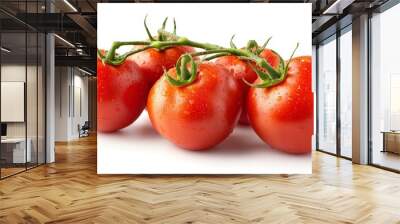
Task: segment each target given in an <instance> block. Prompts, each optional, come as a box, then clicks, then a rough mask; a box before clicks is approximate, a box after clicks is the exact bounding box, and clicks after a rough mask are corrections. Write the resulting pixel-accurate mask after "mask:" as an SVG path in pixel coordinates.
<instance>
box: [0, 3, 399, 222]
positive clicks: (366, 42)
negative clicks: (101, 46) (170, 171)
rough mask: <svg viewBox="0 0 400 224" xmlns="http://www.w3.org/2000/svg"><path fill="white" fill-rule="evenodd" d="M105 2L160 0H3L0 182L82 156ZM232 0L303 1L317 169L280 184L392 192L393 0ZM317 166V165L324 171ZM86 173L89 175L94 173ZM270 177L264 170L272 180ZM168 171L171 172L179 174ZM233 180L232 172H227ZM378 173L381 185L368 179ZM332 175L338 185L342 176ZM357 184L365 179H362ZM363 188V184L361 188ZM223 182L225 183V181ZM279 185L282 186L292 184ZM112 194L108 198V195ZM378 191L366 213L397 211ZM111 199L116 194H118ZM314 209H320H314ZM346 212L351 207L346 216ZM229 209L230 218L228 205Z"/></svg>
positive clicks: (395, 161)
mask: <svg viewBox="0 0 400 224" xmlns="http://www.w3.org/2000/svg"><path fill="white" fill-rule="evenodd" d="M103 2H114V3H117V2H131V3H134V2H168V1H133V0H132V1H111V0H108V1H106V0H103V1H102V0H82V1H81V0H2V1H1V2H0V46H1V56H0V67H1V73H0V81H1V87H0V89H1V107H0V110H1V115H0V116H1V117H0V118H1V136H2V137H1V145H0V179H1V180H0V186H7V183H8V181H10V183H11V182H12V181H13V180H19V179H18V178H21V177H23V178H25V179H29V177H30V175H33V174H35V175H39V176H40V174H37V173H35V172H36V171H35V170H39V171H37V172H41V173H45V174H44V175H45V177H43V181H45V180H46V178H47V176H46V175H49V176H50V177H51V175H50V174H49V172H52V171H51V170H52V169H56V168H57V163H58V161H60V160H58V159H57V158H62V167H63V168H62V170H64V169H67V168H66V167H71V170H72V171H71V172H75V171H76V170H73V167H75V166H78V165H77V164H76V163H74V161H72V160H73V159H71V158H80V156H83V157H85V155H86V154H79V153H81V151H84V152H85V153H86V152H87V149H86V148H85V147H86V146H85V144H87V142H90V141H92V142H95V141H96V139H95V136H96V110H97V109H96V93H97V90H96V81H97V80H96V27H97V21H96V19H97V18H96V10H97V8H96V4H97V3H103ZM169 2H172V1H169ZM201 2H210V1H201ZM239 2H252V3H264V2H269V3H289V2H290V3H293V4H296V3H310V4H312V13H313V16H312V21H310V22H312V34H310V35H312V42H313V46H312V49H313V89H314V94H315V97H314V99H315V101H314V103H315V107H314V108H315V113H314V114H315V120H314V124H315V128H314V129H315V134H314V138H313V143H314V145H313V153H312V154H313V161H314V165H313V167H314V168H313V171H314V172H316V174H313V175H311V177H298V176H295V177H293V178H294V180H295V181H294V182H295V183H293V182H290V183H286V182H285V185H282V186H288V189H289V188H290V186H293V185H295V184H296V183H297V182H296V181H298V182H299V183H303V182H302V181H303V180H304V181H306V180H307V181H309V180H310V179H313V180H314V179H315V181H316V184H317V185H318V184H319V186H320V187H321V188H325V189H331V190H332V191H334V192H335V193H336V194H338V195H339V193H340V192H346V194H345V196H343V197H347V196H348V194H347V192H348V191H352V192H356V193H355V194H354V195H353V196H352V197H353V198H357V197H363V195H369V197H364V198H368V199H365V200H372V201H373V203H375V202H376V201H375V200H377V201H379V200H380V199H381V198H383V196H382V195H381V194H384V193H382V192H381V191H380V190H382V189H386V190H387V191H386V190H385V192H387V193H388V192H389V193H388V195H390V194H392V195H397V194H398V192H399V191H398V189H400V188H399V183H398V182H396V181H395V180H396V178H398V177H399V176H398V173H400V100H399V96H400V67H399V66H398V63H399V62H398V60H399V59H398V58H399V57H398V54H397V53H398V52H400V42H399V41H398V40H400V32H398V24H399V22H400V2H399V1H398V0H294V1H284V0H255V1H239ZM88 139H89V140H88ZM90 147H94V150H92V149H90V150H91V151H90V152H89V154H88V156H87V157H85V158H84V160H83V161H89V160H90V161H92V162H93V163H90V164H91V166H92V168H87V167H86V166H85V169H87V170H90V172H95V169H96V168H95V162H96V154H95V153H96V152H95V143H94V146H93V145H91V146H90ZM65 148H67V149H68V150H65ZM76 155H78V157H77V156H76ZM321 158H322V159H321ZM79 161H81V160H79ZM315 161H317V162H315ZM318 161H324V162H323V163H320V162H318ZM343 164H347V165H343ZM78 167H79V166H78ZM343 167H346V168H343ZM49 170H50V171H49ZM26 171H28V172H26ZM321 172H322V173H324V172H325V173H326V176H323V175H322V174H321ZM54 175H57V174H54ZM85 175H87V176H90V175H89V174H87V173H85V174H83V176H82V177H83V178H85V177H86V176H85ZM93 175H94V174H93ZM375 175H376V176H377V177H379V179H372V180H370V179H368V182H367V181H366V182H362V180H363V178H366V179H367V178H369V177H370V176H373V177H375ZM386 176H389V177H388V178H386ZM91 177H92V178H97V176H96V177H94V176H91ZM380 177H382V178H380ZM98 178H99V179H95V180H93V183H94V184H93V186H92V187H94V188H95V189H97V188H96V187H100V186H102V187H104V185H101V184H102V181H106V179H103V178H107V177H98ZM109 178H112V177H109ZM118 178H119V177H116V179H118ZM121 178H122V177H121ZM124 178H125V177H124ZM132 178H133V179H135V178H137V177H135V176H133V177H130V176H129V177H127V179H128V180H126V181H127V182H123V183H122V184H121V186H120V187H121V188H123V186H131V185H130V184H135V183H136V182H135V181H134V180H133V179H132ZM152 178H153V179H151V180H147V179H146V181H149V182H150V184H149V185H145V183H144V182H145V181H143V183H142V182H140V181H139V182H140V183H137V184H138V185H139V187H138V188H140V189H137V191H134V192H135V193H138V192H139V194H140V193H142V191H143V192H146V193H149V192H153V193H154V192H156V191H157V190H154V188H155V187H154V185H152V184H153V183H154V182H157V181H158V180H160V181H162V180H163V179H162V178H166V179H168V177H152ZM193 178H196V177H193ZM199 178H202V179H201V181H195V180H194V181H193V180H191V181H193V183H192V182H191V183H192V184H194V185H195V184H197V183H210V185H207V186H206V187H205V188H207V189H208V187H210V188H211V185H212V184H211V182H208V181H213V180H215V179H212V178H211V177H199ZM207 178H209V179H207ZM233 178H236V177H233ZM237 178H238V179H240V178H243V177H237ZM252 178H253V177H252ZM254 178H255V179H256V180H257V181H258V182H255V184H254V186H256V185H262V184H264V183H267V184H272V185H273V184H276V183H277V181H278V180H279V181H280V180H284V181H290V180H291V179H290V178H291V177H290V176H289V177H287V176H284V175H282V176H277V177H275V176H273V177H265V176H262V177H254ZM269 178H272V180H271V182H269V181H270V180H269ZM296 178H298V179H296ZM324 178H325V179H324ZM330 178H333V180H331V179H330ZM172 179H173V178H172ZM244 179H245V180H247V179H246V178H244ZM118 180H120V179H118ZM240 180H242V179H240ZM66 181H69V179H66ZM96 181H98V182H96ZM124 181H125V180H124ZM129 181H132V182H129ZM174 181H175V179H174ZM176 181H177V182H179V183H180V180H176ZM230 181H231V180H230ZM357 181H361V182H362V183H359V182H357ZM78 182H79V181H77V180H76V179H74V180H72V179H71V181H70V182H68V183H67V184H66V185H65V186H68V187H69V186H70V185H68V184H71V186H70V187H71V188H73V187H76V188H77V189H78V188H80V187H82V186H81V185H80V184H82V183H79V184H77V185H74V186H72V183H75V184H76V183H78ZM232 182H234V181H231V182H230V183H232ZM378 182H379V186H377V187H376V188H375V184H378ZM222 183H223V182H221V183H220V182H218V184H219V185H220V186H225V185H223V184H222ZM306 183H307V184H308V183H309V182H306ZM341 183H343V185H340V184H341ZM2 184H3V185H2ZM97 184H98V185H99V186H97ZM218 184H215V185H218ZM167 185H168V184H167ZM183 185H184V186H183ZM189 185H190V184H187V185H185V184H182V186H183V187H182V188H185V187H188V188H189V187H190V186H189ZM365 185H371V186H372V187H371V189H370V188H368V187H369V186H365ZM63 186H64V185H63ZM112 186H113V185H112V184H111V183H110V185H107V187H109V188H107V190H110V191H111V189H113V187H112ZM135 186H136V185H135ZM168 186H169V185H168ZM213 186H214V185H213ZM229 186H230V185H229ZM307 186H311V184H310V185H305V187H304V188H305V189H307ZM352 187H353V188H352ZM115 188H118V187H116V186H115ZM132 188H135V189H136V187H132ZM182 188H179V190H181V189H182ZM266 188H267V187H266ZM364 188H366V189H367V190H366V191H364V190H365V189H364ZM101 189H102V190H103V188H101ZM149 189H150V190H149ZM226 189H230V188H226V186H225V190H226ZM283 189H284V188H283ZM309 189H311V188H309ZM333 189H335V190H333ZM349 189H350V190H349ZM360 189H361V191H360V192H358V190H360ZM176 190H177V189H176ZM94 191H95V190H94ZM228 191H229V190H228ZM316 191H317V190H316ZM382 191H383V190H382ZM0 192H1V189H0ZM171 192H173V190H171ZM174 192H175V191H174ZM249 192H251V190H249ZM325 192H326V191H325ZM327 192H328V193H327V194H324V195H320V197H324V196H327V195H329V194H330V191H329V190H328V191H327ZM97 193H101V191H95V193H93V194H94V195H96V194H97ZM156 193H157V192H156ZM287 193H288V194H289V195H290V192H287ZM308 193H309V192H308ZM149 194H150V193H149ZM207 195H213V192H211V191H210V192H206V193H204V195H202V196H204V197H206V196H207ZM360 195H361V196H360ZM0 197H1V194H0ZM71 197H72V196H71ZM95 197H96V196H93V198H95ZM104 197H106V196H104ZM286 197H290V196H279V197H278V199H280V200H284V199H285V198H286ZM310 197H311V196H310ZM343 197H341V198H343ZM56 198H57V197H56ZM299 198H301V196H299ZM299 198H297V199H299ZM364 198H363V200H364ZM275 199H276V200H277V201H279V200H278V199H277V198H275ZM302 199H304V200H302V201H300V202H299V204H301V203H304V204H307V203H308V201H309V200H310V198H302ZM82 200H87V201H89V202H90V201H91V199H90V198H89V199H88V198H85V199H82ZM116 200H117V199H116ZM215 200H217V199H215ZM337 200H339V199H337ZM340 200H341V199H340ZM360 200H361V199H360ZM382 200H383V199H382ZM385 200H386V198H385ZM109 202H110V201H109ZM113 202H116V201H111V203H113ZM118 202H120V201H118ZM126 202H127V203H129V201H126ZM359 202H360V201H355V202H351V203H350V202H349V204H348V205H351V206H350V209H349V210H351V208H355V207H357V206H361V205H360V204H359ZM368 202H369V201H368ZM96 203H99V202H98V201H96ZM121 203H122V202H121ZM132 203H133V202H132ZM160 203H161V202H160ZM288 203H289V204H290V202H288ZM318 203H325V202H321V201H319V202H318ZM365 203H367V202H365ZM371 203H372V202H371ZM376 203H377V204H373V205H371V206H370V208H371V210H368V209H367V210H368V211H369V212H371V214H372V213H373V212H372V210H373V209H374V208H379V206H382V205H383V204H385V203H386V204H388V205H387V207H385V209H386V210H384V212H382V211H383V210H380V209H378V210H377V211H379V212H381V213H379V214H382V216H384V217H385V218H387V219H381V221H383V222H382V223H396V221H398V220H400V217H399V216H398V214H396V212H392V210H390V209H393V210H397V211H398V209H399V207H396V206H397V205H399V204H396V203H394V202H393V201H390V200H386V201H384V202H381V201H379V203H381V204H379V203H378V202H376ZM391 203H394V204H391ZM167 204H168V203H166V205H167ZM390 204H391V205H390ZM117 205H120V204H118V203H116V206H117ZM297 205H298V204H296V205H292V207H296V206H297ZM138 206H139V207H140V206H141V205H138ZM152 206H153V205H152ZM298 206H300V205H298ZM343 206H344V205H343ZM399 206H400V205H399ZM0 207H1V205H0ZM172 207H173V206H172ZM128 208H131V207H129V206H128ZM296 208H297V207H296ZM308 208H309V209H312V208H311V207H308ZM165 209H166V210H167V208H165ZM0 210H1V209H0ZM289 210H290V209H289ZM300 210H301V209H300ZM389 210H390V212H389ZM83 211H84V210H83ZM301 211H303V213H301V212H299V213H296V214H297V215H299V216H301V214H306V215H305V217H303V220H308V219H309V218H311V217H312V215H310V214H309V213H307V211H308V210H301ZM333 211H335V212H336V211H337V210H333ZM74 212H77V211H74ZM119 212H120V211H117V212H115V214H120V215H121V213H122V212H120V213H119ZM304 212H305V213H304ZM385 212H386V213H385ZM317 213H319V212H316V213H315V214H316V215H317ZM322 213H324V212H322ZM361 213H362V211H359V213H357V214H355V215H354V217H356V216H357V217H358V218H359V219H358V218H354V217H353V216H351V215H350V214H349V213H346V212H344V213H343V214H341V215H340V214H337V213H335V214H330V215H327V216H326V217H327V219H324V218H321V217H322V216H321V217H317V216H318V215H317V216H315V220H320V221H321V220H322V222H324V221H326V220H329V219H331V221H332V220H333V222H334V223H335V221H338V222H347V223H353V222H354V223H357V222H358V223H363V222H362V221H365V220H367V218H366V217H364V215H365V214H363V215H361ZM0 214H1V211H0ZM110 214H111V213H110ZM113 214H114V213H113ZM207 214H209V213H207ZM224 214H225V213H224ZM291 214H292V213H291ZM307 214H308V215H307ZM324 214H325V213H324ZM33 216H35V215H33ZM350 216H351V217H353V218H348V217H350ZM361 216H362V217H361ZM365 216H367V215H365ZM205 217H206V216H205ZM213 217H214V216H213ZM360 217H361V218H360ZM374 217H375V218H376V217H379V215H378V216H373V215H372V216H370V217H369V218H372V219H374ZM158 218H160V217H158ZM211 218H212V217H211ZM214 218H215V217H214ZM231 218H233V219H236V218H237V216H232V217H231ZM0 219H1V215H0ZM135 219H136V218H133V220H135ZM73 220H75V219H73ZM221 220H225V219H221ZM315 220H314V221H315ZM360 220H361V221H360ZM61 221H62V220H61ZM75 221H76V220H75ZM103 221H104V220H103ZM136 221H137V220H136ZM139 221H140V219H139ZM141 221H143V220H141ZM158 221H160V220H158ZM189 221H190V220H189ZM208 221H209V220H208ZM230 221H232V220H230ZM236 221H237V220H236ZM253 221H254V220H253ZM232 222H233V221H232ZM139 223H140V222H139ZM170 223H171V222H170ZM225 223H227V222H225ZM235 223H236V222H235ZM282 223H284V222H282ZM309 223H312V222H309ZM371 223H378V222H371Z"/></svg>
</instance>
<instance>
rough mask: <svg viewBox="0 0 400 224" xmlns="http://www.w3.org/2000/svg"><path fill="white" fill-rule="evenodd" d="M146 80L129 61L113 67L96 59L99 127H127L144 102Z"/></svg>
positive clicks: (100, 129)
mask: <svg viewBox="0 0 400 224" xmlns="http://www.w3.org/2000/svg"><path fill="white" fill-rule="evenodd" d="M148 89H149V87H148V83H147V81H146V79H145V77H144V75H143V74H142V73H141V72H140V69H139V66H138V65H137V64H136V63H135V62H133V61H132V60H129V59H128V60H126V61H125V62H124V63H123V64H121V65H118V66H113V65H109V64H104V63H103V62H102V61H101V60H100V59H97V90H98V93H97V121H98V130H99V131H101V132H113V131H117V130H119V129H121V128H124V127H127V126H128V125H130V124H131V123H132V122H134V121H135V120H136V119H137V118H138V117H139V115H140V113H142V111H143V109H144V107H145V105H146V97H147V93H148Z"/></svg>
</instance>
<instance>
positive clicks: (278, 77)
mask: <svg viewBox="0 0 400 224" xmlns="http://www.w3.org/2000/svg"><path fill="white" fill-rule="evenodd" d="M298 47H299V44H298V43H297V44H296V47H295V49H294V50H293V52H292V54H291V56H290V58H289V60H288V62H287V63H285V61H284V60H283V58H282V57H281V56H280V55H279V54H278V53H277V52H275V51H272V52H273V53H274V54H276V55H277V56H278V57H279V65H278V68H277V69H274V68H272V67H271V66H270V65H269V64H268V63H265V60H264V61H260V63H258V64H257V63H256V64H257V65H261V67H262V68H263V69H257V68H256V67H255V66H254V65H252V64H251V63H249V65H250V66H251V68H252V69H253V70H254V71H255V72H256V73H257V75H258V77H259V78H260V79H261V80H262V81H261V83H258V84H252V83H249V82H247V80H245V79H242V80H243V82H245V83H246V84H247V85H249V86H251V87H254V88H268V87H271V86H275V85H278V84H279V83H281V82H282V81H284V80H285V79H286V77H287V73H288V70H289V64H290V62H291V61H292V58H293V56H294V53H295V52H296V50H297V48H298ZM243 59H245V60H248V61H253V62H256V60H255V59H251V58H243ZM264 69H265V70H266V71H267V72H264V71H263V70H264Z"/></svg>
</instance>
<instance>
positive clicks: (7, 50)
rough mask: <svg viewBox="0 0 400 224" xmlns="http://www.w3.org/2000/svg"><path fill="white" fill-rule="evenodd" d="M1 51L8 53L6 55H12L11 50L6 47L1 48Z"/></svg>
mask: <svg viewBox="0 0 400 224" xmlns="http://www.w3.org/2000/svg"><path fill="white" fill-rule="evenodd" d="M0 49H1V50H2V51H4V52H6V53H10V52H11V50H9V49H7V48H5V47H1V48H0Z"/></svg>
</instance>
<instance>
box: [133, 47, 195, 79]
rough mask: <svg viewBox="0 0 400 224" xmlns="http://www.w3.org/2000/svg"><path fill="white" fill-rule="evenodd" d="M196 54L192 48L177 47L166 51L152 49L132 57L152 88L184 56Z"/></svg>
mask: <svg viewBox="0 0 400 224" xmlns="http://www.w3.org/2000/svg"><path fill="white" fill-rule="evenodd" d="M190 52H194V49H193V48H192V47H188V46H176V47H171V48H167V49H165V50H162V51H160V50H157V49H155V48H150V49H147V50H145V51H142V52H139V53H137V54H134V55H132V56H130V58H131V59H132V60H134V61H135V62H136V63H137V64H138V65H139V67H140V69H141V71H142V73H143V75H145V77H146V79H147V80H148V82H149V84H150V86H152V85H153V84H154V83H155V82H156V81H157V80H158V79H159V78H160V77H161V76H162V75H163V74H164V69H165V70H168V69H170V68H172V67H174V66H175V64H176V62H177V61H178V59H179V57H180V56H181V55H182V54H185V53H190Z"/></svg>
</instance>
